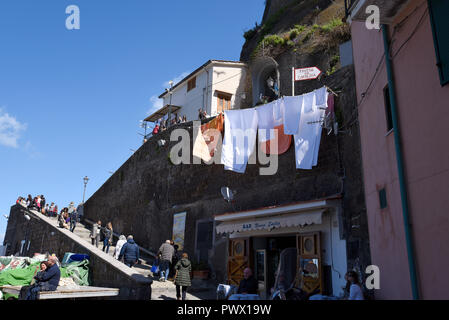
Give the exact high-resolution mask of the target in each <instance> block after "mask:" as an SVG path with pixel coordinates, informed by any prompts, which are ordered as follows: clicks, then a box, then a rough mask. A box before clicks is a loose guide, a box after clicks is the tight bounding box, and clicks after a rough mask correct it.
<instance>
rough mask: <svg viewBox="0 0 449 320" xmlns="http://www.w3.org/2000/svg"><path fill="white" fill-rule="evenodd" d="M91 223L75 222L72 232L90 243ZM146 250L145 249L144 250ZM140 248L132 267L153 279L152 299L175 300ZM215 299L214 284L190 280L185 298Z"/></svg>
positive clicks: (173, 289)
mask: <svg viewBox="0 0 449 320" xmlns="http://www.w3.org/2000/svg"><path fill="white" fill-rule="evenodd" d="M50 219H51V220H53V221H54V224H55V225H57V224H58V221H57V218H50ZM90 232H91V225H90V224H87V223H80V222H78V223H77V224H76V227H75V230H74V232H73V233H74V234H75V235H76V236H78V237H80V238H81V239H82V240H84V241H86V242H87V243H88V244H89V245H91V246H93V247H94V245H92V241H91V238H90ZM116 242H117V238H116V236H114V240H113V242H112V244H111V246H110V247H109V252H108V255H109V256H111V257H114V252H115V244H116ZM98 249H100V250H102V249H103V243H102V242H100V243H99V244H98ZM145 251H146V250H145ZM145 251H143V250H141V252H140V255H141V258H140V261H139V264H137V265H136V266H134V267H133V269H134V270H135V271H137V272H139V273H140V274H142V275H143V276H145V277H148V278H150V279H152V280H153V284H152V285H151V289H152V294H151V299H152V300H175V299H176V287H175V285H174V283H173V282H172V281H170V280H169V281H159V279H158V278H157V277H154V276H153V274H152V273H151V271H150V270H151V263H152V261H153V256H151V254H149V252H145ZM123 268H128V267H127V266H126V265H125V264H123ZM214 299H216V286H215V285H214V284H211V283H208V282H206V281H201V280H196V279H194V280H193V281H192V287H191V288H190V289H189V290H188V292H187V300H214Z"/></svg>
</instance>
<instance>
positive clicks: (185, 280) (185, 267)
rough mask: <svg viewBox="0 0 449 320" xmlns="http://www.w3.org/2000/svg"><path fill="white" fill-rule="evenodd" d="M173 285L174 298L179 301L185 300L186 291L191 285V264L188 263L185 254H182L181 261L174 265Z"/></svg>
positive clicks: (187, 257)
mask: <svg viewBox="0 0 449 320" xmlns="http://www.w3.org/2000/svg"><path fill="white" fill-rule="evenodd" d="M175 270H176V273H175V285H176V298H177V299H178V300H181V291H182V300H186V293H187V289H188V288H189V287H190V286H191V285H192V282H191V279H190V273H191V272H192V264H191V263H190V260H189V256H188V255H187V253H185V252H184V253H183V254H182V258H181V260H179V261H178V262H177V263H176V265H175Z"/></svg>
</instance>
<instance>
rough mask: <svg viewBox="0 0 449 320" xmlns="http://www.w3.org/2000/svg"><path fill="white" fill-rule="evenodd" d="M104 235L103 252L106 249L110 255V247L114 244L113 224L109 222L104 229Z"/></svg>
mask: <svg viewBox="0 0 449 320" xmlns="http://www.w3.org/2000/svg"><path fill="white" fill-rule="evenodd" d="M103 235H104V240H103V251H104V249H105V248H106V253H109V247H110V245H111V244H112V235H113V230H112V223H111V222H108V223H107V225H106V228H104V229H103Z"/></svg>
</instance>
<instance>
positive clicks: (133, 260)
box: [118, 235, 139, 268]
mask: <svg viewBox="0 0 449 320" xmlns="http://www.w3.org/2000/svg"><path fill="white" fill-rule="evenodd" d="M122 257H123V260H124V262H125V264H126V265H127V266H128V267H130V268H132V267H133V266H134V265H136V264H137V263H138V262H139V246H138V245H137V244H136V243H135V242H134V239H133V236H131V235H130V236H128V240H127V242H126V243H125V244H124V245H123V247H122V250H120V255H119V257H118V259H119V260H121V259H122Z"/></svg>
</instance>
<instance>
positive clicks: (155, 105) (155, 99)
mask: <svg viewBox="0 0 449 320" xmlns="http://www.w3.org/2000/svg"><path fill="white" fill-rule="evenodd" d="M189 74H190V72H189V71H186V72H183V73H181V74H180V75H178V76H177V77H175V78H174V79H172V81H173V86H175V85H176V84H177V83H178V82H179V81H181V80H182V79H184V78H185V77H187V76H188V75H189ZM169 81H170V80H167V81H165V82H163V83H162V85H161V86H162V88H164V89H167V88H169V87H170V84H169V83H168V82H169ZM162 103H163V100H162V99H159V95H153V96H151V97H150V108H149V109H148V111H147V115H151V114H153V113H154V112H156V111H157V110H159V109H160V108H162Z"/></svg>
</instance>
